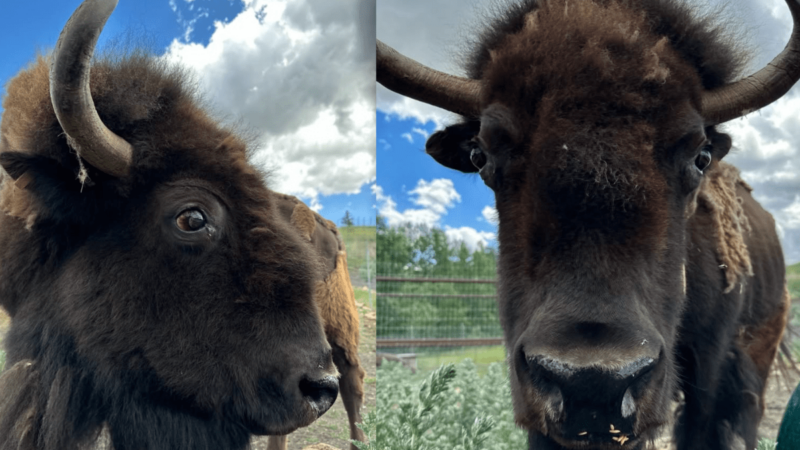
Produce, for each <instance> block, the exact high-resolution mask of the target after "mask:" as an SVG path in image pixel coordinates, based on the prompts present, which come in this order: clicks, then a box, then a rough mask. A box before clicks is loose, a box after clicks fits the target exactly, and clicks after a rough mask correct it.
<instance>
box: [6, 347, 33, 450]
mask: <svg viewBox="0 0 800 450" xmlns="http://www.w3.org/2000/svg"><path fill="white" fill-rule="evenodd" d="M38 382H39V373H38V372H37V371H36V368H35V367H34V364H33V362H32V361H29V360H24V361H20V362H18V363H16V364H15V365H14V366H13V367H11V368H9V369H6V370H5V371H4V372H3V373H2V374H0V392H2V393H3V395H2V398H0V434H2V435H3V436H6V437H7V438H6V439H5V440H0V450H35V447H34V445H33V441H34V438H35V436H34V432H33V429H34V426H33V421H34V418H35V416H36V414H35V411H36V406H35V400H36V396H35V395H34V392H35V390H36V386H37V384H38ZM8 411H15V412H19V414H18V415H14V414H8V413H7V412H8Z"/></svg>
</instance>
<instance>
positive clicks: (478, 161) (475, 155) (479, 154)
mask: <svg viewBox="0 0 800 450" xmlns="http://www.w3.org/2000/svg"><path fill="white" fill-rule="evenodd" d="M469 160H470V161H472V165H473V166H475V168H477V169H478V170H480V169H481V168H482V167H483V166H485V165H486V155H485V154H484V153H483V151H481V148H480V147H479V146H478V145H475V146H474V147H472V151H471V152H470V153H469Z"/></svg>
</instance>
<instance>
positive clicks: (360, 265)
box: [339, 226, 376, 307]
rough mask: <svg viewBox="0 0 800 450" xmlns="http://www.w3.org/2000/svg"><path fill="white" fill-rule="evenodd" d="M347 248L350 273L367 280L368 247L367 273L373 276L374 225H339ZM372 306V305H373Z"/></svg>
mask: <svg viewBox="0 0 800 450" xmlns="http://www.w3.org/2000/svg"><path fill="white" fill-rule="evenodd" d="M339 234H341V236H342V240H343V241H344V246H345V248H346V249H347V268H348V270H349V271H350V275H351V276H352V275H355V274H358V275H359V276H360V277H361V279H362V280H364V281H365V282H366V281H367V266H366V260H367V249H369V259H370V267H369V275H370V278H373V279H374V278H375V240H376V238H375V227H356V226H352V227H339ZM373 307H374V306H373Z"/></svg>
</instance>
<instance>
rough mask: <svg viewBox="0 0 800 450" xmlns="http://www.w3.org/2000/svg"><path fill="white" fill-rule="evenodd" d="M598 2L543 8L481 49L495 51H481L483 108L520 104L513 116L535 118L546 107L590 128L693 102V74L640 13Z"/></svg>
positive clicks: (696, 92) (547, 4)
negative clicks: (587, 123) (605, 119)
mask: <svg viewBox="0 0 800 450" xmlns="http://www.w3.org/2000/svg"><path fill="white" fill-rule="evenodd" d="M602 3H603V4H602V5H601V4H598V3H594V2H590V1H586V2H563V3H560V2H544V3H543V4H542V5H541V6H540V7H539V8H538V9H535V10H533V11H531V12H528V13H527V14H526V15H524V16H523V19H522V20H521V23H522V25H521V28H520V29H519V30H517V32H515V33H513V34H509V35H507V36H505V38H504V39H502V40H499V41H498V42H494V43H492V44H487V45H494V47H493V48H485V49H483V51H485V52H486V54H487V55H488V56H487V58H486V59H485V61H483V66H482V67H481V68H480V74H479V76H480V77H481V78H483V80H484V81H485V86H486V89H484V92H483V101H484V104H490V103H492V102H497V101H499V102H502V103H505V104H515V105H519V106H518V111H517V112H518V113H519V114H522V115H526V116H529V117H530V118H531V119H536V118H537V117H538V116H539V115H540V109H541V108H542V107H545V106H547V102H548V101H549V102H553V103H555V105H551V107H554V108H555V110H556V111H557V112H560V113H562V114H572V115H573V116H576V117H582V120H589V121H591V120H595V119H597V118H599V117H602V116H611V117H614V116H619V115H628V116H631V115H639V116H642V115H646V114H649V115H657V113H656V112H657V111H658V110H660V109H662V108H663V106H664V105H665V104H669V103H672V102H674V101H679V100H680V99H686V98H692V100H694V101H697V99H698V98H699V93H700V87H701V82H700V78H699V77H698V75H697V72H696V70H694V69H693V68H691V67H690V64H689V63H687V62H686V61H684V60H683V59H682V58H681V57H680V55H679V52H677V51H676V50H675V49H674V48H673V45H672V44H671V43H670V41H669V39H668V38H667V37H665V36H661V35H659V34H656V33H654V32H652V30H651V29H650V22H649V20H648V17H646V15H645V12H644V11H642V10H635V9H633V10H632V9H631V8H630V7H629V6H630V5H621V4H619V3H617V2H602ZM609 24H614V25H613V26H609Z"/></svg>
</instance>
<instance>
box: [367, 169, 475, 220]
mask: <svg viewBox="0 0 800 450" xmlns="http://www.w3.org/2000/svg"><path fill="white" fill-rule="evenodd" d="M372 192H373V193H374V194H375V198H376V200H377V201H378V205H379V206H378V214H380V215H381V216H383V217H385V218H386V223H387V225H389V226H400V225H404V224H408V223H411V224H418V225H425V226H428V227H435V226H439V224H440V220H441V218H442V216H444V215H445V214H447V210H448V209H449V208H452V207H453V206H454V205H455V204H456V202H459V201H461V196H460V195H459V194H458V192H456V190H455V187H453V181H452V180H448V179H446V178H438V179H435V180H432V181H430V182H428V181H425V180H419V181H418V182H417V187H416V188H414V189H413V190H411V191H409V197H410V198H411V202H412V203H414V204H415V205H417V206H420V208H408V209H406V210H404V211H398V210H397V203H396V202H395V201H394V200H392V197H391V196H388V195H384V194H383V189H382V188H381V187H380V186H378V185H377V184H376V185H373V188H372Z"/></svg>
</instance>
